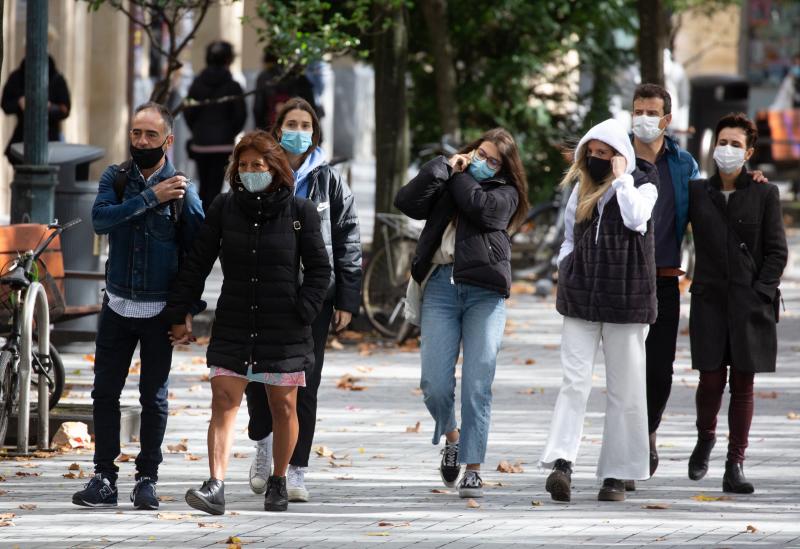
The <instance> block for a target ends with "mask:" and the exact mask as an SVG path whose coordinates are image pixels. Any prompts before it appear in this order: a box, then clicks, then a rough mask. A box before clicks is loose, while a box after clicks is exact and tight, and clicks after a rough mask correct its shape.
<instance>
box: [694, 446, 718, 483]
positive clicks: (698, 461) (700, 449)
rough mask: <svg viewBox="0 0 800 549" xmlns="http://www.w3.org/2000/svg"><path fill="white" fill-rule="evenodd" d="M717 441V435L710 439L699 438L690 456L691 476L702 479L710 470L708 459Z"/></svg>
mask: <svg viewBox="0 0 800 549" xmlns="http://www.w3.org/2000/svg"><path fill="white" fill-rule="evenodd" d="M716 442H717V437H714V438H712V439H709V440H703V439H702V438H698V439H697V444H696V445H695V447H694V451H693V452H692V455H691V457H689V478H690V479H692V480H700V479H701V478H703V477H704V476H706V473H707V472H708V459H709V458H710V457H711V450H712V449H713V448H714V444H716Z"/></svg>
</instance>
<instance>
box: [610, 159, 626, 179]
mask: <svg viewBox="0 0 800 549" xmlns="http://www.w3.org/2000/svg"><path fill="white" fill-rule="evenodd" d="M627 167H628V161H627V160H625V157H624V156H622V155H620V154H617V155H614V156H612V157H611V171H612V172H614V177H620V176H621V175H624V174H625V168H627Z"/></svg>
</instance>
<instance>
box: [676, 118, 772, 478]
mask: <svg viewBox="0 0 800 549" xmlns="http://www.w3.org/2000/svg"><path fill="white" fill-rule="evenodd" d="M756 137H757V132H756V127H755V125H754V124H753V122H752V121H750V120H749V119H747V117H746V116H745V115H743V114H730V115H727V116H725V117H723V118H722V119H721V120H720V121H719V123H718V124H717V129H716V148H715V150H714V160H715V162H716V164H717V167H718V172H717V173H716V174H715V175H713V176H712V177H710V178H709V179H702V180H697V181H692V182H691V183H690V185H689V221H690V222H691V223H692V233H693V235H694V242H695V248H696V254H697V263H696V269H695V276H694V280H693V283H692V286H691V288H690V290H689V291H690V292H691V294H692V300H691V317H690V324H689V331H690V336H691V349H692V367H693V368H694V369H696V370H700V384H699V385H698V387H697V394H696V404H697V445H696V446H695V449H694V451H693V452H692V456H691V458H690V459H689V478H691V479H692V480H699V479H701V478H703V476H705V474H706V472H707V471H708V460H709V456H710V454H711V449H712V448H713V447H714V443H715V441H716V436H715V430H716V425H717V414H718V413H719V409H720V406H721V403H722V393H723V391H724V389H725V382H726V378H727V381H728V384H729V385H730V393H731V399H730V406H729V407H728V428H729V442H728V455H727V460H726V462H725V475H724V477H723V483H722V486H723V490H725V491H726V492H736V493H751V492H753V490H754V488H753V485H752V484H751V483H749V482H747V480H746V479H745V476H744V471H743V469H742V462H743V461H744V452H745V448H747V437H748V434H749V431H750V423H751V421H752V418H753V377H754V374H755V373H757V372H774V371H775V360H776V357H777V347H778V340H777V332H776V326H775V324H776V309H775V307H776V306H777V300H778V299H779V296H780V294H779V292H778V285H779V284H780V277H781V274H782V273H783V268H784V267H785V266H786V257H787V246H786V234H785V232H784V228H783V219H782V215H781V206H780V198H779V196H778V189H777V187H775V186H774V185H765V184H759V183H755V182H754V181H753V178H752V176H751V175H750V174H748V173H747V172H746V171H745V170H744V168H743V166H744V163H745V162H746V161H747V159H748V158H750V156H751V155H752V154H753V146H754V145H755V140H756ZM729 366H730V373H729V374H728V367H729Z"/></svg>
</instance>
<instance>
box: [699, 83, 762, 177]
mask: <svg viewBox="0 0 800 549" xmlns="http://www.w3.org/2000/svg"><path fill="white" fill-rule="evenodd" d="M690 86H691V102H690V103H689V105H690V106H689V125H690V126H692V127H694V129H695V132H694V135H692V137H691V138H690V139H689V147H688V150H689V152H690V153H692V156H694V157H695V159H696V160H697V161H698V162H700V163H701V164H702V163H703V161H704V158H703V156H704V155H705V154H706V153H707V152H708V151H704V150H703V149H704V147H703V133H704V132H705V130H707V129H710V130H711V131H712V132H713V131H714V128H716V126H717V122H718V121H719V119H720V118H722V117H723V116H725V115H726V114H729V113H732V112H743V113H747V102H748V99H749V97H750V84H749V83H748V82H747V80H745V79H744V78H742V77H740V76H734V75H729V74H717V75H706V76H696V77H694V78H692V79H691V81H690ZM712 140H713V139H712ZM711 147H712V153H713V143H712V144H711Z"/></svg>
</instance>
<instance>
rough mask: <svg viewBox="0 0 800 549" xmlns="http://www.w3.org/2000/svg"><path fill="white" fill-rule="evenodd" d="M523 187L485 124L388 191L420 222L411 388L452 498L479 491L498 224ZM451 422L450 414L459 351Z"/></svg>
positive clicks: (503, 270)
mask: <svg viewBox="0 0 800 549" xmlns="http://www.w3.org/2000/svg"><path fill="white" fill-rule="evenodd" d="M527 196H528V189H527V181H526V178H525V171H524V169H523V167H522V162H521V161H520V158H519V153H518V149H517V144H516V143H515V142H514V138H513V137H512V136H511V134H510V133H509V132H508V131H506V130H505V129H503V128H496V129H493V130H489V131H488V132H486V133H485V134H483V136H481V137H480V138H479V139H477V140H475V141H474V142H472V143H470V144H469V145H467V146H465V147H464V148H463V149H461V151H460V152H459V153H458V154H456V155H453V156H452V157H451V158H450V159H447V158H445V157H444V156H439V157H437V158H434V159H433V160H431V161H430V162H428V163H426V164H425V165H424V166H422V168H421V169H420V171H419V173H418V174H417V176H416V177H414V179H412V180H411V181H410V182H409V183H408V184H407V185H405V186H404V187H403V188H402V189H400V191H399V192H398V193H397V196H396V197H395V200H394V204H395V206H396V207H397V208H398V209H399V210H400V211H401V212H403V213H404V214H406V215H407V216H409V217H411V218H413V219H424V220H426V223H425V228H424V229H423V231H422V234H421V235H420V239H419V242H418V243H417V248H416V256H415V258H414V262H413V266H412V268H411V275H412V277H413V280H414V281H413V282H412V284H418V285H419V292H418V293H419V295H421V304H416V305H414V308H415V309H417V308H418V309H419V311H420V318H419V320H418V322H420V329H421V336H422V338H421V361H422V372H421V381H420V387H421V388H422V393H423V395H424V399H425V405H426V406H427V408H428V411H429V412H430V414H431V416H432V417H433V419H434V420H435V426H434V430H433V444H439V442H440V441H441V437H442V436H443V435H444V436H445V439H446V442H445V446H444V449H443V450H442V459H441V463H440V466H439V472H440V474H441V477H442V481H443V482H444V484H445V486H448V487H451V488H452V487H454V486H455V485H456V482H457V481H458V478H459V475H460V473H461V465H462V464H466V471H465V472H464V475H463V476H462V477H461V481H460V482H459V483H458V493H459V495H460V496H461V497H462V498H474V497H481V496H482V495H483V481H482V479H481V476H480V468H481V464H482V463H483V462H484V460H485V458H486V445H487V441H488V437H489V425H490V423H491V409H492V382H493V381H494V374H495V367H496V364H497V354H498V352H499V351H500V345H501V342H502V339H503V330H504V328H505V321H506V310H505V299H506V298H508V296H509V293H510V289H511V264H510V261H509V258H510V254H511V249H510V248H511V246H510V240H509V237H508V230H509V228H510V227H513V226H516V225H518V224H519V223H520V221H521V220H522V219H524V218H525V215H526V213H527V206H528V201H527ZM462 346H463V349H464V357H463V358H464V360H463V363H462V366H461V372H462V376H461V428H460V429H459V427H458V423H457V421H456V413H455V386H456V363H457V361H458V355H459V351H460V349H461V347H462Z"/></svg>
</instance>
